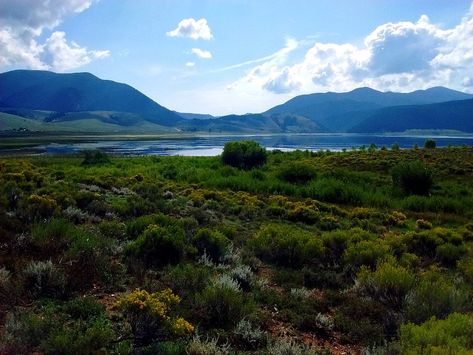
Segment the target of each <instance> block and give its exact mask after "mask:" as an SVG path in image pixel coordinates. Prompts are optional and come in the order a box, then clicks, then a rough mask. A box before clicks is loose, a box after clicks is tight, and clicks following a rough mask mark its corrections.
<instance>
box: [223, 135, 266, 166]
mask: <svg viewBox="0 0 473 355" xmlns="http://www.w3.org/2000/svg"><path fill="white" fill-rule="evenodd" d="M267 155H268V154H267V153H266V149H264V148H263V147H261V146H260V145H259V144H258V143H256V142H253V141H240V142H228V143H226V144H225V146H224V147H223V152H222V162H223V164H226V165H230V166H232V167H234V168H240V169H246V170H249V169H252V168H259V167H260V166H262V165H264V163H266V160H267V159H268V158H267Z"/></svg>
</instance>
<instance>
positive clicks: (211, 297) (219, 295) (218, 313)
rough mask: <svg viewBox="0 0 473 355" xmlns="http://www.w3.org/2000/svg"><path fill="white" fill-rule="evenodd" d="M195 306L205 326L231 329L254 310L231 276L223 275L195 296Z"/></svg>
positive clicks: (251, 303)
mask: <svg viewBox="0 0 473 355" xmlns="http://www.w3.org/2000/svg"><path fill="white" fill-rule="evenodd" d="M196 298H197V299H196V303H197V308H198V309H200V312H199V315H200V317H201V319H202V321H203V325H204V326H205V327H207V328H223V329H231V328H232V327H233V326H235V325H236V324H237V323H238V322H239V321H240V320H241V319H242V318H243V317H245V316H247V315H249V314H250V313H252V312H253V311H254V304H253V301H252V300H251V299H249V298H248V296H247V295H245V294H244V293H243V292H242V290H241V288H240V286H239V285H238V283H237V282H236V281H234V280H233V279H232V278H231V277H229V276H226V275H223V276H220V277H218V278H217V279H216V280H215V281H214V282H212V283H211V284H210V285H208V286H207V287H206V288H205V289H204V290H203V291H202V292H201V293H200V294H198V295H197V296H196Z"/></svg>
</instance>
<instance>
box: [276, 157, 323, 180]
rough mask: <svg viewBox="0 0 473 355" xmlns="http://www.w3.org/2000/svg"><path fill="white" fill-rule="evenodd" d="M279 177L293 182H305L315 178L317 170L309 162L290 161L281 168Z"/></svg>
mask: <svg viewBox="0 0 473 355" xmlns="http://www.w3.org/2000/svg"><path fill="white" fill-rule="evenodd" d="M278 175H279V178H280V179H281V180H283V181H286V182H289V183H293V184H305V183H307V182H309V181H310V180H312V179H313V178H315V176H316V170H315V168H314V167H313V166H312V165H310V164H309V163H303V162H289V163H287V164H285V165H283V167H282V168H281V169H280V171H279V174H278Z"/></svg>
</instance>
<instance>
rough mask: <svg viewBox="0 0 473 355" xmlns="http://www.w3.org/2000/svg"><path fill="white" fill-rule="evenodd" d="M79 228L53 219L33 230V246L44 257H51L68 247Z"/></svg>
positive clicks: (61, 220) (36, 226)
mask: <svg viewBox="0 0 473 355" xmlns="http://www.w3.org/2000/svg"><path fill="white" fill-rule="evenodd" d="M76 230H77V227H75V226H74V225H73V224H71V223H70V222H68V221H66V220H64V219H56V218H53V219H51V220H50V221H49V222H47V223H41V224H37V225H35V226H34V227H33V230H32V233H31V234H32V239H33V245H34V246H35V247H36V248H38V249H39V250H40V251H41V252H42V253H43V255H44V254H45V255H51V254H54V253H55V252H58V251H61V250H63V249H65V248H66V247H67V245H68V244H69V242H70V240H71V238H72V237H73V236H74V234H75V232H76Z"/></svg>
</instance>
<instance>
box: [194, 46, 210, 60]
mask: <svg viewBox="0 0 473 355" xmlns="http://www.w3.org/2000/svg"><path fill="white" fill-rule="evenodd" d="M191 52H192V53H193V54H195V55H196V56H197V57H199V58H201V59H211V58H212V53H210V52H209V51H206V50H203V49H200V48H192V49H191Z"/></svg>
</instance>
